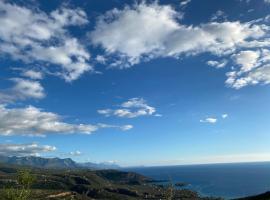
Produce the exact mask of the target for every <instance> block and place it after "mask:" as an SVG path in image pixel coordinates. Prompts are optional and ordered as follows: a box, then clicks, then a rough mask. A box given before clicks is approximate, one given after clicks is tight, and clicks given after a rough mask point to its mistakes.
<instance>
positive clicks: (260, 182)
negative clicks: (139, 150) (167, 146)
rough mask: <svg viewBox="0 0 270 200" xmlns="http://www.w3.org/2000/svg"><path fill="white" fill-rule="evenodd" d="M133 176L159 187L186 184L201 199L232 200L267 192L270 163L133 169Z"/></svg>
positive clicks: (269, 178)
mask: <svg viewBox="0 0 270 200" xmlns="http://www.w3.org/2000/svg"><path fill="white" fill-rule="evenodd" d="M128 171H132V172H137V173H140V174H142V175H145V176H148V177H151V178H153V179H155V180H164V182H161V184H168V183H172V184H175V183H179V182H180V183H186V186H184V188H186V189H191V190H193V191H196V192H198V193H199V194H200V195H201V196H213V197H223V198H224V199H234V198H240V197H246V196H252V195H257V194H261V193H264V192H267V191H270V162H258V163H233V164H203V165H181V166H166V167H165V166H164V167H136V168H129V169H128Z"/></svg>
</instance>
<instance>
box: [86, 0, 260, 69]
mask: <svg viewBox="0 0 270 200" xmlns="http://www.w3.org/2000/svg"><path fill="white" fill-rule="evenodd" d="M178 16H179V13H177V12H176V11H175V10H174V9H173V8H172V7H171V6H161V5H158V4H157V3H154V4H145V3H142V4H136V5H134V6H133V7H125V9H123V10H118V9H114V10H112V11H109V12H107V13H106V14H105V15H103V16H101V17H100V18H99V20H98V21H97V24H96V28H95V30H94V31H93V32H91V33H90V38H91V39H92V42H93V43H94V44H96V45H101V46H102V47H103V48H104V49H105V50H106V52H107V53H108V54H116V55H118V56H119V58H120V59H121V61H122V65H124V66H130V65H133V64H136V63H138V62H139V61H141V60H148V59H152V58H155V57H179V56H180V55H181V54H188V55H191V54H192V55H194V54H198V53H201V52H210V53H213V54H216V55H220V54H224V53H228V52H231V51H233V50H234V49H235V48H236V47H237V45H240V44H241V43H242V42H245V41H247V40H249V39H255V38H259V37H262V36H263V35H264V34H265V31H264V27H263V26H259V25H254V24H250V23H240V22H238V21H235V22H222V23H217V22H210V23H206V24H201V25H199V26H185V25H182V24H180V23H179V22H178ZM149 27H151V28H149ZM134 30H136V31H134ZM202 38H203V39H202ZM123 62H125V63H123Z"/></svg>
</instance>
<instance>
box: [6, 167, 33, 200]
mask: <svg viewBox="0 0 270 200" xmlns="http://www.w3.org/2000/svg"><path fill="white" fill-rule="evenodd" d="M34 181H35V176H33V175H32V174H31V173H30V171H29V170H21V171H19V172H18V173H17V185H15V186H10V187H7V188H6V189H4V199H5V200H29V199H30V196H31V185H32V184H33V183H34Z"/></svg>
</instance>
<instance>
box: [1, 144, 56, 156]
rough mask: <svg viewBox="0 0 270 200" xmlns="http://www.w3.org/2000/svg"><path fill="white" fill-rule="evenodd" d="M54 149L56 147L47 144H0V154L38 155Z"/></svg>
mask: <svg viewBox="0 0 270 200" xmlns="http://www.w3.org/2000/svg"><path fill="white" fill-rule="evenodd" d="M53 151H56V147H54V146H49V145H38V144H37V143H32V144H11V143H8V144H0V155H2V156H39V155H40V154H41V153H48V152H53Z"/></svg>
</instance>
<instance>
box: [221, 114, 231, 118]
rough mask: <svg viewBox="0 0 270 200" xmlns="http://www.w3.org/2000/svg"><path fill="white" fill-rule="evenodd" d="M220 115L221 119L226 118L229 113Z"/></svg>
mask: <svg viewBox="0 0 270 200" xmlns="http://www.w3.org/2000/svg"><path fill="white" fill-rule="evenodd" d="M221 117H222V118H223V119H226V118H228V117H229V115H228V114H223V115H222V116H221Z"/></svg>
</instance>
